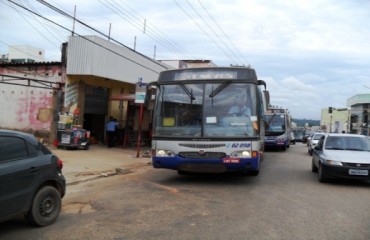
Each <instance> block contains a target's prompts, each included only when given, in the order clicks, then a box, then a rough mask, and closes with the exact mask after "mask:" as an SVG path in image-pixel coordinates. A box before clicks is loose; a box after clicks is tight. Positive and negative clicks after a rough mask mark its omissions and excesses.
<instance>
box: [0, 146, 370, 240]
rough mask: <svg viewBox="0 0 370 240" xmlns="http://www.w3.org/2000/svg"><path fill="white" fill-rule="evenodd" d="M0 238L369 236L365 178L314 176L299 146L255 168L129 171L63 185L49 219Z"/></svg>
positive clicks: (0, 226) (4, 229) (19, 222)
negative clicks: (323, 179)
mask: <svg viewBox="0 0 370 240" xmlns="http://www.w3.org/2000/svg"><path fill="white" fill-rule="evenodd" d="M0 239H53V240H54V239H295V240H296V239H320V240H321V239H335V240H338V239H343V240H344V239H345V240H347V239H356V240H361V239H364V240H368V239H370V182H357V181H335V182H331V183H326V184H322V183H319V182H318V180H317V174H316V173H312V172H311V157H310V156H309V155H308V154H307V147H306V145H304V144H301V143H297V145H293V146H291V147H290V149H288V150H287V151H286V152H281V151H269V152H266V156H265V160H264V161H263V163H262V169H261V171H260V175H259V176H257V177H253V176H247V177H246V176H241V175H237V174H221V175H202V174H195V175H185V176H180V175H177V172H176V171H171V170H159V169H153V168H151V166H144V167H142V168H141V169H138V171H137V172H134V173H130V174H126V175H117V176H112V177H109V178H102V179H97V180H94V181H89V182H85V183H80V184H78V185H71V186H68V194H67V196H66V197H65V199H64V201H63V212H62V213H61V215H60V217H59V219H58V221H57V222H56V223H55V224H54V225H52V226H49V227H45V228H33V227H30V226H28V225H27V223H26V222H24V221H23V218H17V219H14V220H12V221H8V222H5V223H0Z"/></svg>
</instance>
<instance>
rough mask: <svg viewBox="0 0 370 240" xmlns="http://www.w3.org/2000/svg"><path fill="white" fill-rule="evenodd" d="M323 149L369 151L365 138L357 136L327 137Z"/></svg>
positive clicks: (369, 147) (369, 146)
mask: <svg viewBox="0 0 370 240" xmlns="http://www.w3.org/2000/svg"><path fill="white" fill-rule="evenodd" d="M325 149H331V150H351V151H370V144H369V141H367V140H366V139H365V138H362V137H357V136H353V137H348V136H328V137H327V139H326V144H325Z"/></svg>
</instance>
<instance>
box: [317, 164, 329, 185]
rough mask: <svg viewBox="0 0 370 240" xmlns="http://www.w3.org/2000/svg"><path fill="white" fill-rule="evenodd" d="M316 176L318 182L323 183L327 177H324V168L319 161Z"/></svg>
mask: <svg viewBox="0 0 370 240" xmlns="http://www.w3.org/2000/svg"><path fill="white" fill-rule="evenodd" d="M318 172H319V173H318V178H319V182H321V183H323V182H326V181H327V178H326V177H325V173H324V169H322V165H321V163H319V169H318Z"/></svg>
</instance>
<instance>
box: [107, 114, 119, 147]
mask: <svg viewBox="0 0 370 240" xmlns="http://www.w3.org/2000/svg"><path fill="white" fill-rule="evenodd" d="M116 126H117V124H116V120H115V119H114V118H113V117H109V122H108V123H107V126H106V130H107V137H108V147H109V148H111V147H114V145H115V141H114V139H115V135H116Z"/></svg>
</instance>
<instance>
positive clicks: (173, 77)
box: [158, 67, 257, 82]
mask: <svg viewBox="0 0 370 240" xmlns="http://www.w3.org/2000/svg"><path fill="white" fill-rule="evenodd" d="M215 79H216V80H217V79H220V80H252V81H257V75H256V71H255V70H254V69H253V68H248V67H209V68H184V69H175V70H168V71H163V72H161V73H160V74H159V78H158V82H162V81H181V80H215Z"/></svg>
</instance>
